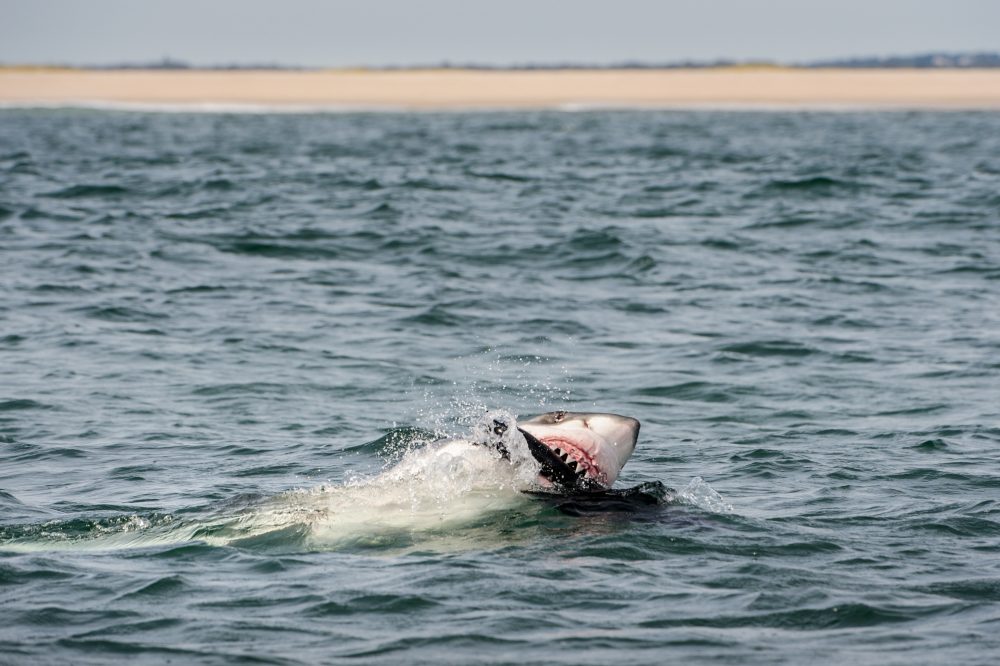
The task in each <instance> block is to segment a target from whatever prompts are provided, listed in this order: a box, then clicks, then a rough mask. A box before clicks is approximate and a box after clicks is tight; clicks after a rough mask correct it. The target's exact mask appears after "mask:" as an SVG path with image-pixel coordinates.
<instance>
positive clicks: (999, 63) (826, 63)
mask: <svg viewBox="0 0 1000 666" xmlns="http://www.w3.org/2000/svg"><path fill="white" fill-rule="evenodd" d="M0 67H2V68H4V69H17V70H26V71H27V70H45V69H95V70H121V69H126V70H127V69H141V70H149V69H159V70H209V71H238V70H274V71H315V70H322V69H328V68H325V67H302V66H297V65H282V64H277V63H231V64H216V65H193V64H190V63H187V62H185V61H183V60H178V59H176V58H171V57H166V58H163V59H162V60H156V61H150V62H121V63H110V64H101V65H82V66H73V65H65V64H42V65H39V64H9V65H4V64H2V63H0ZM723 67H725V68H732V67H738V68H767V67H775V68H778V67H782V68H784V67H791V68H803V69H823V68H845V69H973V68H980V69H981V68H1000V53H991V52H981V53H921V54H917V55H905V56H869V57H850V58H835V59H830V60H813V61H807V62H796V63H789V62H777V61H771V60H731V59H718V60H681V61H671V62H647V61H638V60H626V61H620V62H615V63H583V62H549V63H513V64H505V65H498V64H484V63H475V62H450V61H444V62H439V63H429V64H423V65H384V66H358V67H356V68H333V69H363V70H375V71H378V70H384V71H400V70H412V69H474V70H498V71H505V70H514V71H530V70H576V69H710V68H723Z"/></svg>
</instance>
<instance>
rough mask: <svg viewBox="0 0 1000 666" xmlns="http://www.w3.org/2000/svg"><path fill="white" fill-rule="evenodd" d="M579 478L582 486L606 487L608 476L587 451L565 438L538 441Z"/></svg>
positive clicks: (544, 438) (546, 438) (548, 438)
mask: <svg viewBox="0 0 1000 666" xmlns="http://www.w3.org/2000/svg"><path fill="white" fill-rule="evenodd" d="M539 441H540V442H541V443H542V444H544V445H545V446H547V447H549V449H550V450H551V451H552V452H553V453H554V454H555V455H556V456H557V457H558V458H559V459H561V460H562V461H563V462H564V463H566V465H567V467H569V468H570V469H571V470H572V471H573V473H574V474H575V475H576V476H578V477H579V480H580V482H581V484H583V485H590V486H594V485H599V486H602V487H605V488H606V487H608V486H609V485H610V484H609V483H608V476H607V474H605V473H604V470H602V469H601V468H600V466H599V465H598V464H597V461H595V460H594V458H593V456H591V455H590V454H589V453H587V451H585V450H584V449H583V448H581V447H580V446H579V445H578V444H577V443H575V442H574V441H573V440H571V439H567V438H565V437H543V438H541V439H540V440H539Z"/></svg>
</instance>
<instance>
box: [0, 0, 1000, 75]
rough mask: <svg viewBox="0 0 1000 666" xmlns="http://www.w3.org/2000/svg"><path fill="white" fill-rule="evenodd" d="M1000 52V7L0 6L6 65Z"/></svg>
mask: <svg viewBox="0 0 1000 666" xmlns="http://www.w3.org/2000/svg"><path fill="white" fill-rule="evenodd" d="M982 50H993V51H1000V0H659V1H657V0H613V1H601V0H495V1H493V2H484V1H481V0H354V1H348V0H328V1H325V2H324V1H322V0H281V1H275V2H272V1H266V0H0V62H3V63H67V64H107V63H117V62H125V61H128V62H140V61H143V62H144V61H150V60H159V59H160V58H163V57H164V56H170V57H172V58H177V59H181V60H186V61H188V62H192V63H196V64H223V63H251V62H255V63H271V62H274V63H281V64H297V65H310V66H323V65H329V66H351V65H389V64H401V65H409V64H434V63H440V62H442V61H451V62H453V63H466V62H474V63H492V64H517V63H528V62H546V63H556V62H594V63H611V62H620V61H623V60H641V61H651V62H652V61H657V62H662V61H675V60H683V59H689V58H690V59H696V60H712V59H716V58H732V59H739V60H744V59H757V58H759V59H770V60H780V61H801V60H810V59H819V58H828V57H839V56H851V55H889V54H909V53H916V52H924V51H982Z"/></svg>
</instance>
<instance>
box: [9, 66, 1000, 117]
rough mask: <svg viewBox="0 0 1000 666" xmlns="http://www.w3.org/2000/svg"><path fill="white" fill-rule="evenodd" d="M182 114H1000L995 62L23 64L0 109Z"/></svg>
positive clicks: (12, 73) (999, 71) (999, 73)
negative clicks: (956, 65)
mask: <svg viewBox="0 0 1000 666" xmlns="http://www.w3.org/2000/svg"><path fill="white" fill-rule="evenodd" d="M74 106H78V107H91V108H120V109H130V108H131V109H135V110H165V111H170V110H176V111H188V110H193V111H198V110H202V111H251V112H252V111H258V112H270V111H278V112H280V111H287V112H309V111H410V110H413V111H419V110H423V111H435V110H441V111H446V110H454V111H464V110H505V109H509V110H520V109H524V110H527V109H562V110H589V109H615V108H622V109H647V108H648V109H720V110H725V109H733V110H744V109H745V110H781V109H802V110H834V111H835V110H862V109H871V110H894V109H895V110H920V109H927V110H974V109H982V110H1000V69H954V70H948V69H943V70H938V69H934V70H921V69H793V68H788V69H783V68H759V69H758V68H720V69H665V70H529V71H523V70H487V71H483V70H450V69H449V70H391V71H386V70H322V71H273V70H239V71H218V70H27V71H26V70H23V69H18V68H6V69H4V68H0V107H6V108H11V107H17V108H24V107H74Z"/></svg>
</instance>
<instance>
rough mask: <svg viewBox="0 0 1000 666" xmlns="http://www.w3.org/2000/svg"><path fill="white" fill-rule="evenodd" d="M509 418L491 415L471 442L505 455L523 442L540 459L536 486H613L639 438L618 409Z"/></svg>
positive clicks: (635, 427) (568, 489) (592, 488)
mask: <svg viewBox="0 0 1000 666" xmlns="http://www.w3.org/2000/svg"><path fill="white" fill-rule="evenodd" d="M512 421H513V419H510V418H509V417H506V416H504V415H496V416H491V417H490V418H488V419H487V420H486V421H485V425H486V428H485V429H482V428H481V429H480V431H479V436H478V437H477V438H476V440H475V443H478V444H481V445H486V446H490V447H492V448H494V449H496V450H497V451H498V452H499V453H500V455H501V457H503V458H505V459H508V460H510V459H511V450H510V449H511V448H512V446H518V445H521V444H523V445H524V446H526V447H527V449H528V452H529V453H530V454H531V457H532V458H533V459H534V460H535V461H536V463H537V464H538V467H539V470H538V479H537V483H538V485H539V486H541V487H542V488H545V489H552V490H556V491H566V492H579V491H600V490H607V489H609V488H611V486H612V485H614V482H615V480H616V479H617V478H618V475H619V474H620V473H621V471H622V468H623V467H624V466H625V463H627V462H628V459H629V458H630V457H632V452H633V451H635V445H636V441H637V440H638V438H639V421H638V420H636V419H634V418H632V417H630V416H621V415H619V414H604V413H597V412H566V411H555V412H547V413H545V414H539V415H538V416H532V417H529V418H526V419H523V420H518V421H516V422H513V423H512ZM512 425H513V426H514V428H512V427H511V426H512Z"/></svg>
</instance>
